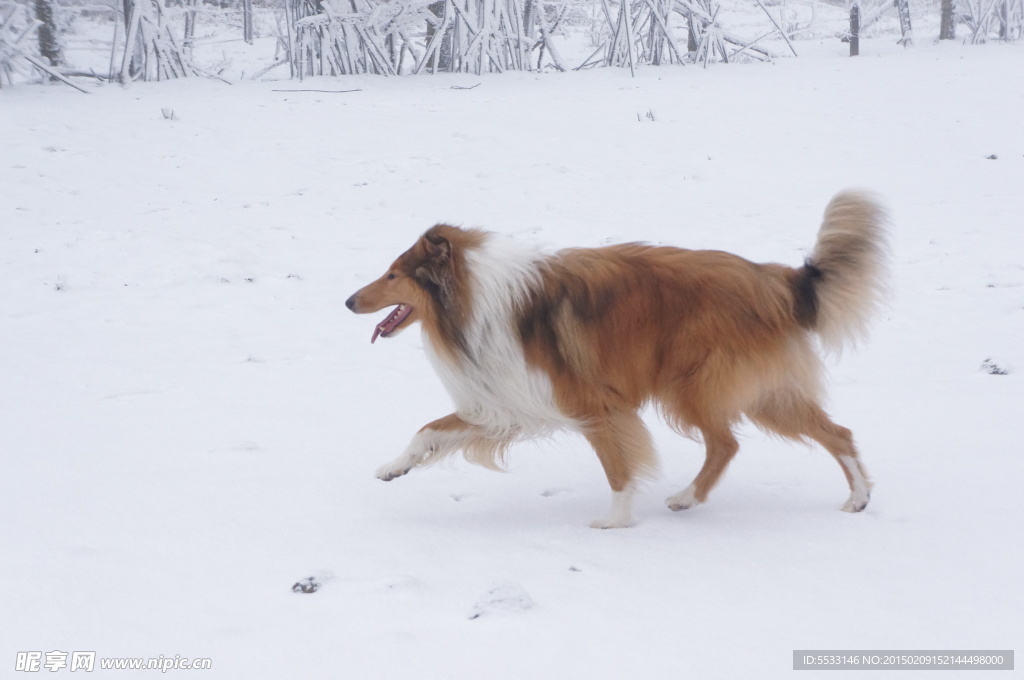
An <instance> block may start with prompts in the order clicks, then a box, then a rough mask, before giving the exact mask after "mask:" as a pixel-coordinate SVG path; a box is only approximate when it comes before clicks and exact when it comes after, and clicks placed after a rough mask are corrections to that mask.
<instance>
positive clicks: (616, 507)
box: [590, 486, 636, 529]
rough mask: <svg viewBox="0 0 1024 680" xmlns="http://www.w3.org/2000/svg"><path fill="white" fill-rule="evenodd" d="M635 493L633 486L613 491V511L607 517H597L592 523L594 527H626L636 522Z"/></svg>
mask: <svg viewBox="0 0 1024 680" xmlns="http://www.w3.org/2000/svg"><path fill="white" fill-rule="evenodd" d="M633 493H634V489H633V487H632V486H630V487H628V488H626V489H624V490H622V491H613V492H612V511H611V513H610V516H609V517H608V518H607V519H595V520H594V521H593V522H591V523H590V526H591V528H593V529H625V528H626V527H631V526H633V525H634V524H635V523H636V520H634V519H633V511H632V508H633Z"/></svg>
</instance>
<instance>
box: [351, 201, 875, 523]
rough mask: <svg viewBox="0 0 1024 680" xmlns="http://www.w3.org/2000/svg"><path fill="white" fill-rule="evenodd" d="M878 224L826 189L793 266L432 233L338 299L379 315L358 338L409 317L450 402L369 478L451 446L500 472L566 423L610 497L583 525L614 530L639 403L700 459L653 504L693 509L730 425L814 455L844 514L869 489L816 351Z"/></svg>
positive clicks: (645, 452)
mask: <svg viewBox="0 0 1024 680" xmlns="http://www.w3.org/2000/svg"><path fill="white" fill-rule="evenodd" d="M887 223H888V221H887V217H886V213H885V211H884V209H883V208H882V207H881V206H880V205H879V204H878V202H877V201H876V200H875V199H873V198H872V197H871V196H870V195H868V194H865V193H862V192H857V191H845V192H841V193H839V194H838V195H836V196H835V197H834V198H833V199H832V201H831V202H830V203H829V204H828V206H827V208H826V210H825V215H824V219H823V222H822V225H821V228H820V231H819V233H818V239H817V243H816V245H815V246H814V249H813V251H812V254H811V256H810V257H809V258H808V259H807V260H806V262H805V263H804V264H803V266H801V267H797V268H793V267H788V266H784V265H781V264H756V263H753V262H750V261H748V260H746V259H743V258H741V257H739V256H737V255H733V254H730V253H726V252H721V251H713V250H684V249H680V248H673V247H664V246H652V245H644V244H639V243H630V244H624V245H612V246H607V247H602V248H575V249H567V250H561V251H558V252H554V253H550V252H546V251H543V250H541V249H539V248H536V247H528V246H523V245H517V244H516V243H515V242H514V241H513V240H511V239H508V238H505V237H502V236H500V235H497V234H494V233H490V232H485V231H481V230H477V229H462V228H459V227H454V226H450V225H446V224H438V225H436V226H434V227H432V228H431V229H429V230H428V231H427V232H426V233H424V234H423V235H422V236H421V237H420V238H419V240H417V241H416V243H415V244H414V245H413V246H412V248H410V249H409V250H407V251H406V252H404V253H403V254H402V255H401V256H399V258H398V259H397V260H395V261H394V263H393V264H392V265H391V266H390V267H389V268H388V270H387V271H386V272H385V273H384V274H383V275H382V276H381V277H380V278H379V279H377V280H376V281H373V282H372V283H370V284H369V285H367V286H365V287H364V288H361V289H360V290H358V291H357V292H356V293H355V294H353V295H352V296H351V297H350V298H349V299H348V300H347V301H346V306H347V307H348V308H349V309H350V310H352V311H353V312H356V313H357V314H368V313H373V312H377V311H380V310H382V309H384V308H386V307H392V306H394V309H393V310H392V311H391V312H390V313H389V314H388V315H387V317H386V318H385V319H384V320H383V321H381V322H380V323H379V324H377V326H376V327H375V329H374V331H373V337H372V339H371V342H373V341H376V340H377V338H378V337H380V338H391V337H394V336H396V335H398V334H399V333H400V332H402V331H403V330H405V329H406V328H409V327H410V326H412V325H413V324H415V323H416V322H419V323H420V324H421V326H422V332H423V340H424V347H425V351H426V354H427V356H428V358H429V359H430V362H431V363H432V364H433V367H434V369H435V370H436V372H437V374H438V376H439V377H440V379H441V381H442V382H443V383H444V386H445V388H446V389H447V391H448V393H449V394H450V395H451V398H452V400H453V401H454V403H455V412H454V413H451V414H449V415H447V416H444V417H443V418H440V419H438V420H435V421H433V422H431V423H428V424H427V425H425V426H424V427H423V428H422V429H420V430H419V432H418V433H417V434H416V435H415V436H414V437H413V438H412V441H411V442H410V443H409V445H408V447H407V448H406V449H405V451H404V452H403V453H402V454H401V455H399V456H398V457H397V458H395V459H394V460H392V461H391V462H389V463H387V464H385V465H383V466H382V467H381V468H380V469H379V470H378V471H377V476H378V477H379V478H380V479H382V480H385V481H390V480H393V479H395V478H397V477H400V476H402V475H404V474H406V473H407V472H409V471H410V470H412V469H413V468H416V467H420V466H423V465H427V464H430V463H433V462H435V461H438V460H440V459H442V458H444V457H446V456H449V455H451V454H453V453H455V452H457V451H462V452H463V454H464V455H465V457H466V459H467V460H469V461H471V462H475V463H478V464H482V465H484V466H486V467H491V468H496V469H501V468H502V467H503V465H504V462H505V455H506V452H507V449H508V447H509V445H510V444H512V443H513V442H514V441H517V440H522V439H527V438H533V437H543V436H545V435H549V434H552V433H553V432H555V431H557V430H562V429H569V430H573V431H576V432H578V433H580V434H582V435H583V436H584V437H585V438H586V440H587V441H588V442H589V443H590V445H591V446H592V447H593V448H594V451H595V452H596V453H597V457H598V459H599V460H600V462H601V465H602V466H603V467H604V472H605V474H606V476H607V478H608V483H609V485H610V486H611V488H612V503H611V511H610V513H609V515H608V516H607V517H605V518H602V519H599V520H596V521H594V522H592V523H591V526H594V527H597V528H616V527H626V526H630V525H632V524H633V523H634V518H633V513H632V500H633V496H634V494H635V492H636V489H637V486H638V482H639V481H640V480H641V479H643V478H644V477H649V476H651V475H652V474H653V473H654V472H655V471H656V469H657V459H656V456H655V453H654V447H653V445H652V441H651V436H650V434H649V432H648V430H647V428H646V427H645V425H644V423H643V421H642V420H641V417H640V415H639V411H640V410H641V408H642V407H644V406H645V405H646V404H648V403H653V404H655V405H656V406H657V407H658V408H659V410H660V412H661V414H662V415H663V417H664V418H665V420H666V421H667V423H668V424H669V425H671V426H672V427H673V429H675V430H676V431H678V432H679V433H680V434H682V435H684V436H690V437H693V438H697V437H699V438H701V439H702V440H703V443H704V446H705V449H706V452H705V460H704V464H703V467H702V468H701V469H700V471H699V472H698V474H697V476H696V478H695V479H694V480H693V482H692V483H691V484H690V485H689V486H687V487H686V488H685V489H683V490H682V491H681V492H679V493H677V494H675V495H674V496H671V497H670V498H668V499H667V501H666V503H667V505H668V507H669V508H671V509H672V510H683V509H686V508H692V507H693V506H695V505H697V504H699V503H703V502H705V501H706V500H707V498H708V494H709V492H710V491H711V489H712V488H713V487H714V486H715V484H716V483H717V482H718V481H719V478H720V477H721V476H722V473H723V472H724V471H725V468H726V466H727V465H728V464H729V462H730V461H731V460H732V458H733V456H735V455H736V452H737V450H738V449H739V444H738V443H737V441H736V437H735V435H734V433H733V429H734V427H735V426H736V425H737V423H739V422H740V421H741V420H742V419H743V418H744V417H745V418H747V419H748V420H750V421H751V422H753V423H754V424H755V425H757V426H758V427H759V428H761V429H762V430H764V431H766V432H768V433H772V434H776V435H780V436H782V437H785V438H789V439H794V440H799V441H808V440H813V441H816V442H818V443H819V444H821V446H823V447H824V448H825V449H826V450H827V451H828V452H829V453H830V454H832V456H833V457H834V458H835V459H836V461H837V462H838V463H839V466H840V468H841V469H842V471H843V474H844V475H845V476H846V480H847V482H848V484H849V487H850V496H849V498H848V500H847V501H846V503H845V505H843V506H842V509H843V510H845V511H848V512H860V511H861V510H863V509H864V508H865V507H866V506H867V504H868V500H869V499H870V493H871V487H872V483H871V481H870V480H869V477H868V474H867V471H866V470H865V468H864V465H863V464H862V463H861V461H860V457H859V455H858V452H857V448H856V447H855V446H854V441H853V436H852V433H851V432H850V430H848V429H847V428H845V427H842V426H840V425H837V424H835V423H834V422H833V421H832V420H831V419H830V418H829V416H828V415H827V414H826V413H825V411H824V410H822V407H821V403H822V397H823V393H824V390H823V385H822V372H823V368H822V361H821V358H820V356H819V351H818V350H819V349H821V350H824V351H826V352H827V351H833V352H836V353H841V351H842V349H843V348H844V347H846V346H849V345H854V344H856V343H857V341H859V340H860V339H861V338H863V336H864V335H865V332H866V328H867V324H868V322H869V321H870V319H871V317H872V316H873V315H874V313H875V312H876V310H877V309H878V307H879V305H880V303H881V302H882V301H883V299H884V296H885V285H884V284H885V271H886V267H887V243H886V239H887V236H886V227H887Z"/></svg>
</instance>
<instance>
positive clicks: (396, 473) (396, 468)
mask: <svg viewBox="0 0 1024 680" xmlns="http://www.w3.org/2000/svg"><path fill="white" fill-rule="evenodd" d="M405 462H406V461H400V460H393V461H391V462H390V463H387V464H385V465H381V466H380V467H379V468H377V479H380V480H383V481H385V482H390V481H391V480H392V479H398V478H399V477H401V476H402V475H404V474H406V473H408V472H409V470H411V469H412V464H411V463H410V464H409V465H405V464H404V463H405Z"/></svg>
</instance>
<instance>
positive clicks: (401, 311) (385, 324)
mask: <svg viewBox="0 0 1024 680" xmlns="http://www.w3.org/2000/svg"><path fill="white" fill-rule="evenodd" d="M410 314H412V307H411V306H410V305H398V306H397V307H395V308H394V310H392V312H391V313H390V314H388V318H386V319H384V320H383V321H381V322H380V323H379V324H377V327H376V328H374V329H373V337H372V338H370V343H371V344H372V343H374V342H376V341H377V337H378V336H380V337H382V338H386V337H388V336H389V335H391V334H392V333H394V332H395V329H396V328H398V327H399V326H401V325H402V322H403V321H405V317H407V316H409V315H410Z"/></svg>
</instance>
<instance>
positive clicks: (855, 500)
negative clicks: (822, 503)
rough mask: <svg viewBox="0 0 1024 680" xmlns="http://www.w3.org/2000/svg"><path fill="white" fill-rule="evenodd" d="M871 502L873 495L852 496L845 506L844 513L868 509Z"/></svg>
mask: <svg viewBox="0 0 1024 680" xmlns="http://www.w3.org/2000/svg"><path fill="white" fill-rule="evenodd" d="M869 500H871V494H857V493H852V494H850V498H849V499H848V500H847V501H846V503H845V504H844V505H843V512H860V511H861V510H863V509H864V508H866V507H868V501H869Z"/></svg>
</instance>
